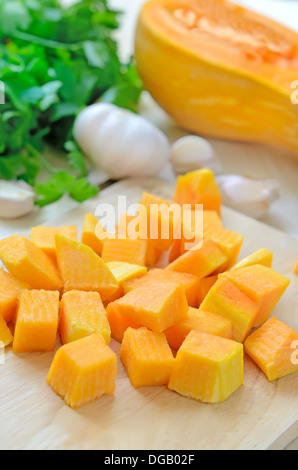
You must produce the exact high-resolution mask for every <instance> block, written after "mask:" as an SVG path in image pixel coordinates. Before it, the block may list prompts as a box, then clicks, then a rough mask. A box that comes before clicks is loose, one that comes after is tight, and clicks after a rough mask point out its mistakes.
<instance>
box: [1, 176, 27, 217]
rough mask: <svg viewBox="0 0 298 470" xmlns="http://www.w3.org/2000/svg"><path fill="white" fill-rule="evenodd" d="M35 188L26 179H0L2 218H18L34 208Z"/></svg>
mask: <svg viewBox="0 0 298 470" xmlns="http://www.w3.org/2000/svg"><path fill="white" fill-rule="evenodd" d="M34 200H35V194H34V191H33V188H32V187H31V186H29V185H28V184H27V183H25V182H24V181H6V180H0V218H1V219H17V218H19V217H22V216H24V215H27V214H30V213H31V212H32V211H33V210H34V207H35V206H34Z"/></svg>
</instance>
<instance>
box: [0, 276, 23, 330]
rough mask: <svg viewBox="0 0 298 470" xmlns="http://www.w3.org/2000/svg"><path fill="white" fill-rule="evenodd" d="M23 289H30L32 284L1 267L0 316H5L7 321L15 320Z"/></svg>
mask: <svg viewBox="0 0 298 470" xmlns="http://www.w3.org/2000/svg"><path fill="white" fill-rule="evenodd" d="M23 289H30V285H29V284H28V283H26V282H24V281H21V280H20V279H17V278H16V277H14V276H13V275H12V274H10V273H7V272H6V271H4V270H3V269H0V316H3V318H4V320H5V322H6V323H10V322H11V321H13V320H14V317H15V313H16V309H17V304H18V298H19V295H20V293H21V291H22V290H23Z"/></svg>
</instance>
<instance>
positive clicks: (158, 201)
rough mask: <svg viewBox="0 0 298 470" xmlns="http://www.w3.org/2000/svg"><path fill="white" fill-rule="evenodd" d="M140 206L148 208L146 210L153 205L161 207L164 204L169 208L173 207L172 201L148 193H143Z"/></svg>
mask: <svg viewBox="0 0 298 470" xmlns="http://www.w3.org/2000/svg"><path fill="white" fill-rule="evenodd" d="M139 204H141V205H142V206H144V207H146V209H148V208H149V207H150V206H151V205H157V206H161V205H163V204H164V205H166V206H168V207H170V205H171V203H170V201H168V200H167V199H164V198H162V197H158V196H155V195H154V194H151V193H146V192H143V194H142V199H141V200H140V202H139Z"/></svg>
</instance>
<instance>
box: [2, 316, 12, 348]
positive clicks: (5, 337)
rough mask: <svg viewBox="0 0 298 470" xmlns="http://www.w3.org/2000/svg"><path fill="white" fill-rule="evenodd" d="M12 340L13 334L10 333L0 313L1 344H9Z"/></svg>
mask: <svg viewBox="0 0 298 470" xmlns="http://www.w3.org/2000/svg"><path fill="white" fill-rule="evenodd" d="M12 341H13V336H12V334H11V331H10V329H9V328H8V326H7V324H6V321H5V320H4V318H3V316H2V315H0V343H2V344H3V346H4V347H5V346H8V345H9V344H11V343H12Z"/></svg>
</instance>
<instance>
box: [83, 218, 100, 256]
mask: <svg viewBox="0 0 298 470" xmlns="http://www.w3.org/2000/svg"><path fill="white" fill-rule="evenodd" d="M99 225H100V227H101V230H102V232H103V233H105V229H104V227H103V226H102V225H101V224H100V222H99V220H98V219H97V218H96V217H95V215H93V214H86V215H85V218H84V223H83V229H82V243H83V244H84V245H87V246H89V247H90V248H92V250H93V251H95V253H96V254H97V255H99V256H101V254H102V250H103V245H104V242H105V239H101V238H99V237H98V236H97V233H98V231H97V230H96V229H97V227H98V226H99Z"/></svg>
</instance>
